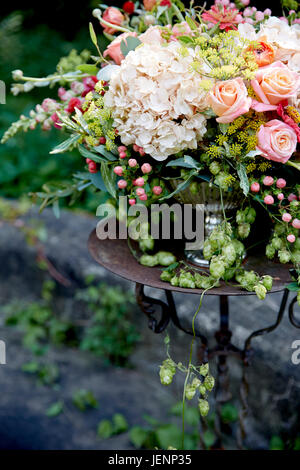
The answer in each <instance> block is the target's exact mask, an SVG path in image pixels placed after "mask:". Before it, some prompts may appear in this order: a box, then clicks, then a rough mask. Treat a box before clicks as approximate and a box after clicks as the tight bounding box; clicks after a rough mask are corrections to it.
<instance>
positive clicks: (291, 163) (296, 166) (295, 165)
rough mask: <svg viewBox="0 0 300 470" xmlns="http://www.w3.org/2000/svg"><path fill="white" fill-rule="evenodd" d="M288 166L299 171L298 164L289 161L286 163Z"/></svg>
mask: <svg viewBox="0 0 300 470" xmlns="http://www.w3.org/2000/svg"><path fill="white" fill-rule="evenodd" d="M287 164H288V165H290V166H293V167H294V168H297V170H299V171H300V162H291V161H290V160H289V161H288V162H287Z"/></svg>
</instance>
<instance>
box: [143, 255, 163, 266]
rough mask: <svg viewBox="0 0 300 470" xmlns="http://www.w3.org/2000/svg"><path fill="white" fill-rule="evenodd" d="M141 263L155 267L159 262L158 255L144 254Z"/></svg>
mask: <svg viewBox="0 0 300 470" xmlns="http://www.w3.org/2000/svg"><path fill="white" fill-rule="evenodd" d="M140 263H141V264H142V265H143V266H149V267H151V268H152V267H153V266H157V265H158V264H159V262H158V259H157V256H156V255H153V256H151V255H142V256H141V257H140Z"/></svg>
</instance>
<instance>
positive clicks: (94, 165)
mask: <svg viewBox="0 0 300 470" xmlns="http://www.w3.org/2000/svg"><path fill="white" fill-rule="evenodd" d="M105 143H106V138H105V137H100V139H99V145H105ZM85 161H86V163H87V164H88V170H89V172H90V173H97V172H98V166H97V163H96V162H94V160H91V159H90V158H86V160H85Z"/></svg>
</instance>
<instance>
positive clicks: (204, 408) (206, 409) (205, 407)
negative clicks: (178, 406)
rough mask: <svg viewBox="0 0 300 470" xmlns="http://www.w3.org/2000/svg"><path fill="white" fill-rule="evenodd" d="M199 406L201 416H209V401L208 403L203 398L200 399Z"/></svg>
mask: <svg viewBox="0 0 300 470" xmlns="http://www.w3.org/2000/svg"><path fill="white" fill-rule="evenodd" d="M198 406H199V411H200V415H201V416H207V414H208V412H209V404H208V401H207V400H203V398H200V399H199V403H198Z"/></svg>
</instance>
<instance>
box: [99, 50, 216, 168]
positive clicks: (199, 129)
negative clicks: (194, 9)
mask: <svg viewBox="0 0 300 470" xmlns="http://www.w3.org/2000/svg"><path fill="white" fill-rule="evenodd" d="M194 54H195V52H194V50H192V49H189V54H188V55H186V56H185V55H182V54H181V53H180V46H179V45H178V43H176V42H172V43H170V44H168V45H167V46H165V45H161V44H151V45H150V44H143V46H140V47H138V48H137V49H136V50H135V51H131V52H130V53H129V54H128V55H127V56H126V58H125V59H124V60H123V62H122V64H121V66H120V67H119V69H118V70H116V72H114V74H113V75H112V78H111V82H110V86H109V91H108V92H107V93H106V94H105V104H106V106H108V107H110V108H112V114H113V118H114V125H115V127H116V128H117V129H118V131H119V136H120V138H121V141H122V143H123V144H124V145H130V144H136V145H138V146H140V147H143V149H144V150H145V152H146V153H147V154H149V155H151V156H152V157H153V158H154V159H156V160H160V161H162V160H165V159H166V158H167V157H168V156H169V155H172V154H175V153H177V152H179V151H181V150H185V149H196V148H197V143H198V142H199V141H201V140H202V139H203V136H204V134H205V133H206V119H205V117H204V116H203V115H202V114H200V112H201V111H203V110H204V109H206V108H207V103H206V95H207V93H205V92H204V91H203V90H202V89H201V87H200V83H201V77H200V76H199V74H196V73H194V72H192V71H191V67H190V65H191V62H192V61H193V57H194Z"/></svg>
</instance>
